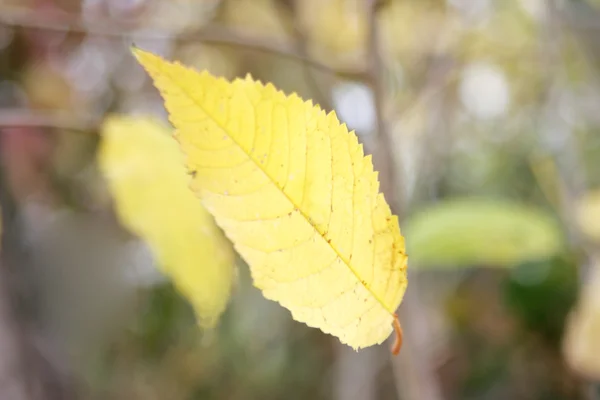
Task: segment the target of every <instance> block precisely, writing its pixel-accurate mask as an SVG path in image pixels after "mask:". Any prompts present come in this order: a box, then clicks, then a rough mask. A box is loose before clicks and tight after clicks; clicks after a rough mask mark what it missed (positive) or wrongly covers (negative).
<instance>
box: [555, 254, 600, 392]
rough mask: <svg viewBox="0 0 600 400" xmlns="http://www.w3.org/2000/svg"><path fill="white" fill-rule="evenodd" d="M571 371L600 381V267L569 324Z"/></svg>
mask: <svg viewBox="0 0 600 400" xmlns="http://www.w3.org/2000/svg"><path fill="white" fill-rule="evenodd" d="M563 350H564V353H565V358H566V360H567V362H568V363H569V365H570V367H571V368H573V369H575V370H576V371H578V372H579V373H581V374H582V375H585V376H586V377H588V378H590V379H593V380H598V379H600V266H598V265H595V266H594V269H593V270H592V276H591V278H590V280H589V281H588V282H587V283H586V285H585V286H584V289H583V292H582V295H581V298H580V300H579V304H578V305H577V307H576V309H575V311H574V312H573V314H572V315H571V318H570V320H569V322H568V324H567V329H566V334H565V340H564V343H563Z"/></svg>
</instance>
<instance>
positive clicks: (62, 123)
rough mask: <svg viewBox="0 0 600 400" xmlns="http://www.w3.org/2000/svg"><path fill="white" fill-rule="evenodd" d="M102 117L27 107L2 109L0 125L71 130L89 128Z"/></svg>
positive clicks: (3, 126)
mask: <svg viewBox="0 0 600 400" xmlns="http://www.w3.org/2000/svg"><path fill="white" fill-rule="evenodd" d="M100 120H101V119H99V118H92V117H86V118H81V117H75V116H72V115H68V114H66V113H61V112H43V111H37V110H29V109H26V108H16V109H3V110H0V127H2V128H9V127H39V128H59V129H69V130H89V129H92V128H94V127H96V126H97V125H98V123H99V121H100Z"/></svg>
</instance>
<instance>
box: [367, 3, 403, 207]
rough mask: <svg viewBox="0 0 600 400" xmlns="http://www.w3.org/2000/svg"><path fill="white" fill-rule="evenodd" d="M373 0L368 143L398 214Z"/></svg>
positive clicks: (391, 204)
mask: <svg viewBox="0 0 600 400" xmlns="http://www.w3.org/2000/svg"><path fill="white" fill-rule="evenodd" d="M377 5H378V2H377V0H371V1H370V5H369V9H368V13H369V14H368V18H369V21H368V24H369V37H368V43H367V46H368V48H367V56H368V57H369V61H370V62H369V67H368V68H369V70H368V78H369V82H370V84H371V87H372V90H373V97H374V100H375V117H376V124H377V131H376V135H375V143H373V145H372V149H371V150H372V151H370V153H372V154H373V163H374V165H375V169H376V170H377V171H379V181H380V184H381V191H382V192H383V193H384V195H385V197H386V200H387V201H388V203H389V204H390V208H391V209H392V212H393V213H394V214H396V215H399V213H400V211H401V210H400V208H401V207H400V201H399V196H398V189H399V188H400V187H401V184H399V177H397V176H396V175H397V174H396V165H395V162H394V158H393V155H392V153H391V151H392V148H393V144H392V139H391V134H390V132H389V127H388V125H387V121H386V118H385V116H384V111H383V110H384V102H385V87H384V82H383V79H381V75H382V74H383V73H384V64H383V59H382V57H381V51H380V48H379V27H378V24H377V8H378V7H377Z"/></svg>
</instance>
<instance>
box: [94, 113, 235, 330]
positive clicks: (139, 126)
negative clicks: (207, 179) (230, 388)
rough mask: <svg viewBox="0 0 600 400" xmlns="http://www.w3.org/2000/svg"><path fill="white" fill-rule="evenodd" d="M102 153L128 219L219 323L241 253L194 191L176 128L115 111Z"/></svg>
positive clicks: (204, 322)
mask: <svg viewBox="0 0 600 400" xmlns="http://www.w3.org/2000/svg"><path fill="white" fill-rule="evenodd" d="M98 158H99V164H100V168H101V170H102V173H103V174H104V176H105V178H106V180H107V184H108V186H109V188H110V191H111V192H112V194H113V197H114V199H115V202H116V208H117V212H118V214H119V217H120V219H121V221H122V222H123V223H124V224H125V225H126V226H127V227H128V228H129V229H131V230H132V231H133V232H134V233H135V234H137V235H139V236H140V237H141V238H143V239H144V240H146V242H147V243H148V244H149V246H150V247H151V249H152V251H153V252H154V254H155V256H156V258H157V260H158V263H159V264H160V266H161V268H162V269H163V271H164V272H165V273H166V274H167V275H168V276H169V277H170V278H171V279H172V281H173V282H174V284H175V286H176V287H177V288H178V290H179V291H180V292H181V293H182V294H183V295H184V296H185V297H186V298H187V299H188V300H189V301H190V303H191V304H192V306H193V307H194V309H195V311H196V315H197V318H198V322H199V324H200V325H201V326H202V327H206V328H210V327H213V326H214V325H215V324H216V322H217V320H218V317H219V316H220V314H221V313H222V312H223V310H224V309H225V307H226V305H227V301H228V299H229V295H230V291H231V283H232V278H233V272H234V271H233V264H234V259H233V251H232V248H231V245H230V244H229V243H228V242H227V239H226V238H225V237H223V234H222V233H221V232H220V231H219V229H218V227H217V226H216V225H215V223H214V219H213V218H212V217H211V215H210V214H209V213H208V212H207V211H206V210H205V209H204V208H203V207H202V205H201V204H200V203H199V202H198V200H197V199H196V197H195V196H194V194H193V192H192V191H191V190H190V189H189V181H190V177H189V175H188V174H187V171H186V170H185V167H184V157H183V154H182V153H181V150H180V148H179V146H178V145H177V142H176V141H175V140H174V139H173V137H172V135H171V134H170V129H169V128H167V127H166V126H164V125H162V124H161V123H160V122H159V121H156V120H154V119H151V118H133V117H120V116H112V117H109V118H107V119H106V121H105V122H104V126H103V127H102V141H101V144H100V149H99V155H98Z"/></svg>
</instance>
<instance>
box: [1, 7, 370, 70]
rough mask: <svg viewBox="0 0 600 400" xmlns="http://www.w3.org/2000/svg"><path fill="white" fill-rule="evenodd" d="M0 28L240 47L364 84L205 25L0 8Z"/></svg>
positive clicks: (288, 51)
mask: <svg viewBox="0 0 600 400" xmlns="http://www.w3.org/2000/svg"><path fill="white" fill-rule="evenodd" d="M0 24H4V25H9V26H15V27H17V26H19V27H23V28H28V29H41V30H48V31H57V32H80V33H86V34H89V35H97V36H108V37H116V38H122V37H130V38H131V40H132V41H135V40H136V39H144V40H164V39H172V40H174V41H177V42H193V41H199V42H204V43H212V44H219V45H224V46H233V47H242V48H245V49H251V50H254V51H259V52H265V53H270V54H276V55H279V56H281V57H287V58H291V59H295V60H297V61H299V62H302V63H305V64H306V65H309V66H310V67H311V68H314V69H316V70H320V71H323V72H326V73H330V74H334V75H338V76H343V77H346V78H348V79H355V80H365V79H366V77H367V72H366V71H362V70H357V69H333V68H331V67H330V66H328V65H326V64H324V63H321V62H319V61H317V60H314V59H312V58H309V57H308V56H307V55H306V54H305V52H304V51H302V49H298V47H297V46H295V45H294V44H293V43H288V42H287V41H285V40H282V41H277V42H276V41H273V40H265V39H264V38H260V37H252V36H251V35H249V34H247V33H244V32H240V31H236V30H235V29H231V28H227V27H223V26H217V25H207V26H204V27H202V28H200V29H199V30H198V31H196V32H193V33H189V34H187V33H186V34H182V35H176V34H172V33H169V32H161V31H159V30H155V29H152V27H144V26H135V25H133V24H132V23H131V21H128V22H127V24H125V23H119V22H116V21H114V20H110V19H104V20H103V19H101V18H95V19H94V20H93V21H83V20H82V19H81V18H80V17H79V16H77V15H71V14H66V13H50V12H44V13H41V12H38V11H32V10H27V9H25V8H24V7H4V8H0Z"/></svg>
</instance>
